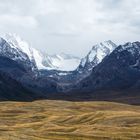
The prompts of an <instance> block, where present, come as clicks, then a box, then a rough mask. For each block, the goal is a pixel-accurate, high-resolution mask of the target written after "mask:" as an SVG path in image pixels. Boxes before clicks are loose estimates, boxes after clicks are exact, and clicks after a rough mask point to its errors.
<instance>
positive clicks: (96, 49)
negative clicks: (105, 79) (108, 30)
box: [77, 40, 117, 73]
mask: <svg viewBox="0 0 140 140" xmlns="http://www.w3.org/2000/svg"><path fill="white" fill-rule="evenodd" d="M116 47H117V45H116V44H115V43H113V42H112V41H111V40H109V41H105V42H102V43H99V44H97V45H95V46H93V47H92V49H91V51H90V52H89V53H88V54H87V56H86V57H85V58H83V59H82V60H81V62H80V65H79V67H78V68H77V71H78V72H79V73H83V72H88V73H89V72H90V71H92V69H93V68H94V67H95V66H97V65H98V64H99V63H101V62H102V60H103V59H104V58H105V57H106V56H108V55H109V54H110V53H111V52H112V51H113V50H114V49H116Z"/></svg>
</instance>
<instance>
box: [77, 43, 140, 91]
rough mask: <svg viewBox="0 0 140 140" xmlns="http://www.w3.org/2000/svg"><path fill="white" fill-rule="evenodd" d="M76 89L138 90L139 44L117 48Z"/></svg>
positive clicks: (128, 44) (139, 87)
mask: <svg viewBox="0 0 140 140" xmlns="http://www.w3.org/2000/svg"><path fill="white" fill-rule="evenodd" d="M77 87H78V88H79V89H80V90H81V89H83V90H85V91H94V90H122V89H123V90H124V89H132V88H133V87H135V88H134V89H140V42H134V43H126V44H125V45H120V46H118V47H117V48H116V49H115V50H114V51H113V52H112V53H111V54H110V55H109V56H107V57H105V59H103V61H102V62H101V63H100V64H99V65H97V66H96V67H95V68H93V70H92V73H91V74H90V75H89V76H88V77H86V78H85V79H83V80H82V81H81V82H80V83H79V85H77Z"/></svg>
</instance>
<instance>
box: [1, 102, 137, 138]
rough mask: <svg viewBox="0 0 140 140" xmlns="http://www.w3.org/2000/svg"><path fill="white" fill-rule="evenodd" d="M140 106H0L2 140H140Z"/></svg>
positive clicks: (97, 104)
mask: <svg viewBox="0 0 140 140" xmlns="http://www.w3.org/2000/svg"><path fill="white" fill-rule="evenodd" d="M138 139H140V106H132V105H125V104H119V103H111V102H68V101H53V100H52V101H51V100H42V101H34V102H26V103H25V102H0V140H138Z"/></svg>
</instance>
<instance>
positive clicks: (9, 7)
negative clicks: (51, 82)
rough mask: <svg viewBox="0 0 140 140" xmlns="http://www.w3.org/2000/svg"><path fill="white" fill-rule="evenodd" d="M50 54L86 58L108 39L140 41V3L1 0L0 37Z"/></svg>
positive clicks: (137, 0) (123, 0)
mask: <svg viewBox="0 0 140 140" xmlns="http://www.w3.org/2000/svg"><path fill="white" fill-rule="evenodd" d="M9 32H10V33H16V34H18V35H19V36H21V37H22V38H23V39H25V40H26V41H28V42H29V43H30V44H31V45H32V46H33V47H35V48H38V49H40V50H45V51H46V52H47V53H50V54H53V53H59V52H65V53H72V54H75V55H78V56H82V57H83V56H84V55H86V53H87V52H88V51H89V50H90V49H91V47H92V46H93V45H94V44H96V43H98V42H102V41H105V40H112V41H114V42H115V43H117V44H121V43H124V42H127V41H137V40H139V41H140V0H0V34H3V33H9Z"/></svg>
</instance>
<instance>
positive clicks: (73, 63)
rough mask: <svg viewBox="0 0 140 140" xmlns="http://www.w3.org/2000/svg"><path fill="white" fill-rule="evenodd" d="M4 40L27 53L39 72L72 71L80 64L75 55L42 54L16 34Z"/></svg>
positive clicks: (7, 36) (12, 46) (5, 37)
mask: <svg viewBox="0 0 140 140" xmlns="http://www.w3.org/2000/svg"><path fill="white" fill-rule="evenodd" d="M4 39H5V40H6V41H7V43H8V44H9V45H10V46H11V48H14V49H15V50H18V51H21V52H23V53H25V54H26V55H27V56H28V58H29V59H30V61H31V62H32V63H34V64H35V65H36V67H37V69H38V70H61V71H71V70H75V69H76V68H77V66H78V65H79V63H80V58H78V57H75V56H73V55H69V54H65V53H61V54H57V55H48V54H47V53H46V52H41V51H39V50H37V49H35V48H33V47H31V46H30V45H29V44H28V43H27V42H26V41H23V40H22V39H21V38H20V37H19V36H17V35H15V34H6V35H5V36H4Z"/></svg>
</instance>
